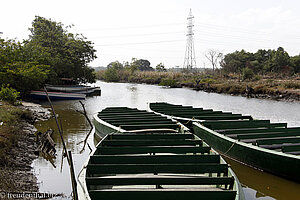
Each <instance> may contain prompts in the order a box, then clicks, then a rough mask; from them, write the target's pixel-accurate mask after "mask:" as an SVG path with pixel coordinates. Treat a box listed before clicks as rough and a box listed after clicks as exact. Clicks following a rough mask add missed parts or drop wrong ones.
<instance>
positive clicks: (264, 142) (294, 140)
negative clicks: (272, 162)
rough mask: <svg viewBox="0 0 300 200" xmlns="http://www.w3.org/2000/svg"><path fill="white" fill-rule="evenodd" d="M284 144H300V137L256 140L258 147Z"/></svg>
mask: <svg viewBox="0 0 300 200" xmlns="http://www.w3.org/2000/svg"><path fill="white" fill-rule="evenodd" d="M284 143H300V137H277V138H270V139H260V140H256V144H257V145H258V146H261V145H271V144H284Z"/></svg>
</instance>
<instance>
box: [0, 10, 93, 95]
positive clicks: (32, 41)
mask: <svg viewBox="0 0 300 200" xmlns="http://www.w3.org/2000/svg"><path fill="white" fill-rule="evenodd" d="M68 28H70V26H68V27H64V25H63V24H62V23H58V22H55V21H51V20H50V19H45V18H43V17H39V16H36V17H35V19H34V20H33V22H32V27H31V28H29V30H30V32H31V34H30V35H29V39H28V40H24V41H23V42H16V41H15V40H4V39H0V86H2V87H7V86H8V85H9V87H12V88H14V89H16V90H17V91H19V92H20V93H21V96H25V95H27V94H28V93H29V92H30V90H35V89H39V88H41V87H42V86H43V85H44V84H45V83H51V84H59V83H60V80H61V79H60V78H72V79H73V80H74V81H75V82H82V83H86V82H90V83H92V82H94V81H95V78H96V76H95V73H94V70H93V69H92V68H90V67H88V63H90V62H91V61H92V60H94V59H95V58H96V55H95V52H96V50H95V49H94V47H93V43H92V42H90V41H87V40H86V38H85V37H83V36H82V35H79V34H72V33H69V32H68V31H67V29H68Z"/></svg>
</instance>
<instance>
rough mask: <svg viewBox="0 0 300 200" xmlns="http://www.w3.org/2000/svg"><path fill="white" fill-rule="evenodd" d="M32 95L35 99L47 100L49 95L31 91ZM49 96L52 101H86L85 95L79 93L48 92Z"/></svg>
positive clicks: (43, 92)
mask: <svg viewBox="0 0 300 200" xmlns="http://www.w3.org/2000/svg"><path fill="white" fill-rule="evenodd" d="M30 95H31V97H32V98H33V99H38V100H47V94H46V92H45V91H31V92H30ZM48 96H49V98H50V99H51V100H79V99H85V97H86V95H85V94H78V93H65V92H48Z"/></svg>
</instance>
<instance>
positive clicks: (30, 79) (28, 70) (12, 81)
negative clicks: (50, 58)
mask: <svg viewBox="0 0 300 200" xmlns="http://www.w3.org/2000/svg"><path fill="white" fill-rule="evenodd" d="M48 73H49V70H48V66H47V65H38V64H37V63H34V62H28V63H24V62H14V63H8V64H6V66H4V67H2V70H1V72H0V80H1V81H0V83H1V84H9V85H10V86H11V87H13V88H15V89H16V90H18V91H19V92H21V95H22V96H24V95H26V94H29V92H30V90H35V89H39V88H40V87H41V86H42V85H43V83H44V82H45V81H46V79H47V75H48Z"/></svg>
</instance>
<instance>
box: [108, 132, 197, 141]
mask: <svg viewBox="0 0 300 200" xmlns="http://www.w3.org/2000/svg"><path fill="white" fill-rule="evenodd" d="M108 138H109V139H114V140H148V139H149V140H153V139H170V140H172V139H194V138H195V137H194V135H193V134H170V133H159V134H158V133H155V134H153V133H149V134H140V133H139V134H125V133H124V134H111V135H108Z"/></svg>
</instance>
